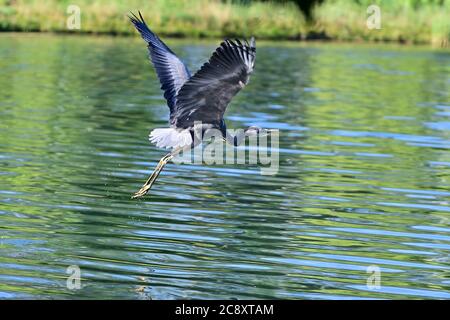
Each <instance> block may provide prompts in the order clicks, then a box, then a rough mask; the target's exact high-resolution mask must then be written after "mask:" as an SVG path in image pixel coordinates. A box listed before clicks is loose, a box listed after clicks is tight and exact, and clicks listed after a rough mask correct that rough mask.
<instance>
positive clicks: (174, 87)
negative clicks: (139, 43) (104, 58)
mask: <svg viewBox="0 0 450 320" xmlns="http://www.w3.org/2000/svg"><path fill="white" fill-rule="evenodd" d="M129 18H130V20H131V22H132V23H133V25H134V26H135V28H136V29H137V30H138V31H139V33H140V34H141V37H142V39H144V40H145V42H147V46H148V51H149V57H150V59H151V61H152V63H153V65H154V67H155V70H156V73H157V75H158V78H159V81H160V82H161V89H162V90H163V91H164V98H166V100H167V105H168V106H169V109H170V113H171V114H172V113H173V111H174V109H175V105H176V96H177V94H178V91H179V90H180V88H181V87H182V86H183V84H184V83H185V82H186V81H187V80H188V79H189V78H190V76H191V75H190V73H189V70H188V69H187V67H186V66H185V65H184V63H183V62H182V61H181V60H180V59H179V58H178V57H177V56H176V55H175V53H174V52H173V51H172V50H170V48H169V47H168V46H167V45H166V44H165V43H164V42H163V41H162V40H161V39H160V38H159V37H158V36H157V35H156V34H155V33H153V32H152V31H151V30H150V29H149V27H148V26H147V24H146V23H145V21H144V18H143V17H142V15H141V13H140V12H139V17H137V16H136V15H134V14H133V13H131V15H130V16H129Z"/></svg>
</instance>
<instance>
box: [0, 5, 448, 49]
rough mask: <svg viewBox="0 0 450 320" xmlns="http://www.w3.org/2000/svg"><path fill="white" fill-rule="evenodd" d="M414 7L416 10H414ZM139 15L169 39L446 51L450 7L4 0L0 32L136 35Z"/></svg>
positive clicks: (0, 14)
mask: <svg viewBox="0 0 450 320" xmlns="http://www.w3.org/2000/svg"><path fill="white" fill-rule="evenodd" d="M374 2H375V3H377V2H378V3H379V4H380V7H381V9H382V28H381V29H380V30H369V29H368V28H367V27H366V19H367V13H366V9H367V6H368V5H369V4H372V3H374ZM412 3H413V4H414V3H416V4H414V5H411V4H412ZM69 4H76V5H78V6H79V7H80V9H81V29H80V30H76V31H70V30H68V29H67V26H66V21H67V17H68V13H67V12H66V11H67V7H68V5H69ZM138 9H139V10H141V11H142V13H143V14H144V16H145V18H146V20H147V22H148V23H149V24H150V26H151V27H152V28H153V29H154V30H155V31H156V32H158V33H160V34H162V35H164V36H180V37H231V36H249V35H255V36H256V37H258V38H263V39H309V38H327V39H335V40H345V41H347V40H370V41H401V42H410V43H432V44H434V45H437V46H448V45H449V40H450V0H435V1H433V0H404V1H388V0H385V1H372V0H371V1H369V0H358V1H357V0H328V1H324V2H323V3H322V4H321V5H318V6H316V7H315V8H314V10H313V18H312V20H311V21H306V19H305V18H304V15H303V14H302V13H301V11H300V10H299V9H298V7H297V6H296V5H295V4H293V3H289V2H284V3H280V2H251V1H245V2H239V1H219V0H166V1H164V0H145V1H144V0H130V1H124V0H112V1H106V0H97V1H88V0H70V1H57V0H0V31H42V32H81V33H109V34H135V32H134V30H133V28H131V27H130V24H129V23H128V21H127V18H126V14H127V13H128V12H129V11H130V10H132V11H136V10H138Z"/></svg>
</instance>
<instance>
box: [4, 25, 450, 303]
mask: <svg viewBox="0 0 450 320" xmlns="http://www.w3.org/2000/svg"><path fill="white" fill-rule="evenodd" d="M218 43H219V41H190V40H170V41H168V44H169V45H170V46H171V47H172V48H173V50H174V51H175V52H177V54H178V55H179V56H180V57H181V58H182V59H184V61H185V62H186V64H187V65H188V66H189V68H190V69H191V71H192V72H195V70H197V69H198V68H199V67H200V66H201V64H202V63H203V62H204V61H206V60H207V59H208V58H209V56H210V54H211V52H212V51H213V50H214V49H215V47H216V46H217V45H218ZM0 70H1V73H0V119H1V120H0V133H1V134H0V298H14V299H21V298H37V299H72V298H83V299H107V298H118V299H181V298H185V299H212V298H218V299H249V298H251V299H253V298H254V299H267V298H283V299H359V298H373V299H380V298H381V299H386V298H387V299H401V298H414V299H422V298H434V299H436V298H438V299H440V298H445V299H449V298H450V258H449V257H450V256H449V253H450V225H449V223H450V142H449V139H450V52H449V51H445V50H433V49H430V48H423V47H408V46H397V45H363V44H332V43H300V44H298V43H282V42H279V43H278V42H277V43H275V42H258V43H257V58H256V65H255V72H254V73H253V75H252V78H251V80H250V83H249V85H248V86H247V87H246V88H245V89H244V90H243V91H242V92H240V93H239V94H238V96H236V98H235V99H234V100H233V102H232V103H231V105H230V106H229V108H228V110H227V112H226V114H225V119H226V121H227V125H228V127H232V128H243V127H247V126H249V125H258V126H261V127H264V128H271V129H279V130H280V138H279V139H280V140H279V141H280V142H279V143H280V145H279V171H278V173H277V174H276V175H261V174H260V170H259V168H258V167H257V166H255V165H245V164H240V165H239V164H236V165H229V164H228V165H189V164H173V163H170V164H168V165H167V167H166V169H165V170H164V171H163V173H162V174H161V176H160V178H159V180H158V181H157V183H156V184H155V186H154V187H153V189H152V190H151V191H150V193H149V194H148V195H147V196H146V197H145V198H142V199H140V200H131V199H130V196H131V195H132V193H134V192H135V191H137V190H138V189H139V188H140V186H141V185H142V183H143V182H144V181H145V179H146V178H147V175H148V174H149V172H150V170H152V169H153V167H154V166H155V165H156V163H157V162H158V161H159V159H160V158H161V157H162V156H163V155H164V154H165V151H164V150H161V149H158V148H156V147H154V146H153V145H151V144H150V143H149V141H148V133H149V131H150V130H151V129H153V128H156V127H164V126H167V117H168V108H167V106H166V105H165V100H164V98H163V97H162V93H161V91H160V89H159V83H158V81H157V78H156V75H155V73H154V71H153V69H152V67H151V65H150V64H149V62H148V61H147V53H146V48H145V44H144V43H143V42H142V40H141V39H138V38H137V37H135V38H121V37H91V36H58V35H39V34H3V35H0ZM78 271H79V274H80V277H81V286H80V287H78V286H75V287H74V286H73V285H72V286H71V285H70V284H74V283H75V284H76V282H70V281H72V280H73V278H70V277H72V276H74V274H75V273H77V274H78ZM68 277H69V279H68ZM69 280H70V281H69Z"/></svg>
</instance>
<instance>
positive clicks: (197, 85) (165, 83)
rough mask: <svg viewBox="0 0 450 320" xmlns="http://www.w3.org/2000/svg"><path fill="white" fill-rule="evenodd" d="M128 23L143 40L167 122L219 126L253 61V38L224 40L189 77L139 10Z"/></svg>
mask: <svg viewBox="0 0 450 320" xmlns="http://www.w3.org/2000/svg"><path fill="white" fill-rule="evenodd" d="M130 20H131V22H132V23H133V24H134V26H135V27H136V29H137V30H138V31H139V33H140V34H141V36H142V38H143V39H144V40H145V41H146V42H147V44H148V49H149V54H150V58H151V61H152V62H153V65H154V67H155V69H156V73H157V74H158V78H159V80H160V82H161V88H162V89H163V90H164V97H165V98H166V100H167V105H168V106H169V109H170V124H171V126H172V127H175V128H179V129H188V128H192V127H193V125H194V122H197V121H201V122H202V123H210V124H214V125H215V126H217V127H219V126H220V125H221V123H223V114H224V112H225V110H226V107H227V106H228V104H229V103H230V102H231V99H232V98H233V97H234V96H235V95H236V94H237V93H238V92H239V91H240V90H241V89H242V88H243V87H244V86H245V85H246V84H247V83H248V81H249V77H250V74H251V73H252V71H253V67H254V64H255V53H256V49H255V40H254V38H251V40H250V43H248V42H247V41H244V43H242V42H240V41H239V40H235V41H232V40H225V41H224V42H222V43H221V44H220V47H219V48H217V50H216V51H215V52H214V53H213V55H212V57H211V58H210V59H209V61H208V62H206V63H205V64H204V65H203V66H202V67H201V68H200V70H199V71H198V72H197V73H195V74H194V75H193V76H192V77H191V76H190V73H189V70H188V69H187V67H186V66H185V65H184V63H183V62H182V61H181V60H180V59H179V58H178V57H177V56H176V55H175V53H173V51H172V50H170V48H169V47H167V46H166V45H165V44H164V42H163V41H162V40H161V39H159V37H158V36H157V35H155V34H154V33H153V32H152V31H151V30H150V29H149V28H148V26H147V24H146V23H145V21H144V19H143V18H142V15H141V14H140V12H139V18H138V17H137V16H135V15H134V14H132V16H130Z"/></svg>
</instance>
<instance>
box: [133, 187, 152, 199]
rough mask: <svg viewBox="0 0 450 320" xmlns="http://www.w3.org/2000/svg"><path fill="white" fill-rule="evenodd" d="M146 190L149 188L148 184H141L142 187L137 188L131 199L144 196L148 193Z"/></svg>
mask: <svg viewBox="0 0 450 320" xmlns="http://www.w3.org/2000/svg"><path fill="white" fill-rule="evenodd" d="M148 190H150V185H148V184H147V185H143V186H142V188H140V189H139V191H138V192H136V193H134V194H133V196H132V197H131V199H137V198H140V197H143V196H145V195H146V194H147V193H148Z"/></svg>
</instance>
